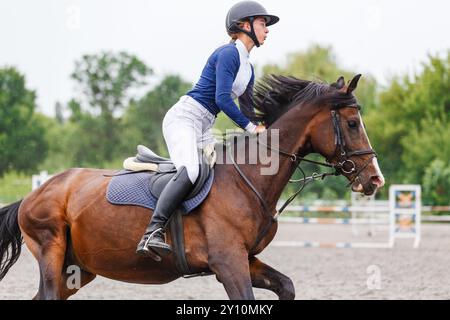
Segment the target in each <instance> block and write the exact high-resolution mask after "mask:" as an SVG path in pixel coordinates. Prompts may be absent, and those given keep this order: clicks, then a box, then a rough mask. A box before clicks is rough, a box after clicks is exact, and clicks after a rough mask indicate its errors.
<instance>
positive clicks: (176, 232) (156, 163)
mask: <svg viewBox="0 0 450 320" xmlns="http://www.w3.org/2000/svg"><path fill="white" fill-rule="evenodd" d="M214 147H215V145H214V144H211V145H208V146H206V147H205V148H204V149H203V150H201V149H199V159H202V161H200V165H199V166H200V172H199V176H198V178H197V181H196V182H195V184H194V187H193V189H192V191H191V193H190V194H189V195H188V196H187V197H186V200H185V202H184V204H187V205H186V206H185V210H187V211H186V212H184V211H183V210H181V209H178V210H176V211H175V212H174V213H173V214H172V217H171V219H170V221H169V223H168V227H169V230H170V235H171V240H172V251H173V256H174V263H175V267H176V269H177V271H178V273H179V274H180V276H183V277H185V278H189V277H196V276H203V275H210V274H212V273H211V272H209V271H208V272H203V273H193V272H192V271H191V270H190V268H189V265H188V263H187V260H186V255H185V247H184V226H183V215H184V214H187V213H189V212H190V210H192V208H195V207H196V206H198V205H199V204H201V202H202V201H203V200H204V199H205V198H206V196H207V195H208V193H209V191H210V189H211V185H212V182H213V178H214V165H215V163H216V158H217V155H216V151H215V149H214ZM137 151H138V153H137V155H136V156H135V157H131V158H128V159H126V160H125V161H124V163H123V167H124V169H125V171H122V172H119V173H118V174H116V175H115V176H113V180H112V181H111V183H110V185H109V187H108V192H107V198H108V200H109V201H110V202H111V203H113V204H125V205H126V204H128V205H131V204H133V205H136V204H138V205H141V206H142V204H143V202H142V199H139V198H144V199H147V198H148V197H150V198H152V199H153V200H152V201H150V202H151V203H146V202H145V201H144V202H145V203H146V205H144V207H146V208H149V209H154V208H155V206H156V202H155V201H157V199H158V198H159V196H160V195H161V192H162V191H163V189H164V188H165V186H166V185H167V183H168V182H169V181H170V180H171V179H172V177H173V176H174V175H175V174H176V173H177V169H176V167H175V165H174V164H173V162H172V161H171V160H170V159H167V158H164V157H161V156H159V155H157V154H156V153H155V152H153V151H152V150H150V149H149V148H147V147H145V146H143V145H139V146H138V147H137ZM147 173H148V174H147ZM130 175H131V176H130ZM127 176H128V177H127ZM115 179H118V180H115ZM133 179H134V180H133ZM114 181H117V183H115V182H114ZM130 181H134V182H130ZM136 181H137V182H138V183H135V182H136ZM205 182H206V183H205ZM147 186H148V187H147ZM145 189H146V190H147V191H149V192H150V193H151V195H150V194H148V192H145ZM110 191H111V192H110ZM137 191H138V192H137ZM130 193H131V196H130ZM136 193H138V194H139V196H138V197H137V198H138V200H136V197H135V196H133V194H136ZM117 196H118V199H114V201H112V199H111V198H114V197H117ZM155 198H156V199H155ZM190 199H192V200H190ZM153 258H154V259H155V260H157V261H161V257H159V256H157V255H155V257H153Z"/></svg>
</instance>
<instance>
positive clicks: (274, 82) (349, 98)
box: [252, 75, 356, 126]
mask: <svg viewBox="0 0 450 320" xmlns="http://www.w3.org/2000/svg"><path fill="white" fill-rule="evenodd" d="M253 99H254V106H255V109H256V114H255V116H254V117H253V118H252V120H254V121H257V122H262V123H263V124H265V125H266V126H270V125H271V124H272V123H274V122H275V121H276V120H277V119H278V118H279V117H281V116H282V115H283V114H284V113H286V112H287V111H288V110H289V109H290V108H291V107H293V106H296V105H299V104H304V103H315V104H319V103H322V104H340V105H341V104H348V105H351V104H355V103H356V99H355V97H354V96H353V95H352V94H351V93H350V94H346V93H344V92H342V91H339V90H338V89H337V87H336V84H331V85H328V84H325V83H318V82H313V81H308V80H301V79H297V78H295V77H285V76H281V75H269V76H266V77H264V79H263V80H262V82H260V83H259V84H258V85H257V86H256V88H255V92H254V97H253Z"/></svg>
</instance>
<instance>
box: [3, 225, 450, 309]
mask: <svg viewBox="0 0 450 320" xmlns="http://www.w3.org/2000/svg"><path fill="white" fill-rule="evenodd" d="M358 231H359V235H358V236H353V235H352V231H351V226H339V225H332V226H327V225H299V224H288V223H281V224H280V229H279V232H278V234H277V237H276V238H275V241H305V240H308V241H322V242H334V241H355V242H361V241H363V242H365V241H367V239H368V237H367V236H365V234H366V231H367V228H365V227H359V228H358ZM372 239H373V240H375V241H387V230H386V227H379V228H377V229H376V234H375V236H374V237H372ZM369 241H370V239H369ZM259 257H260V258H261V260H263V261H264V262H266V263H268V264H269V265H271V266H272V267H274V268H275V269H277V270H279V271H281V272H283V273H284V274H286V275H287V276H289V277H290V278H291V279H292V280H293V282H294V285H295V288H296V299H352V300H353V299H450V271H449V270H450V225H444V224H434V225H423V226H422V242H421V245H420V248H419V249H413V248H412V240H409V239H404V240H401V241H398V242H397V243H396V246H395V248H394V249H335V248H332V249H329V248H297V247H278V246H275V245H273V246H272V245H271V246H269V247H268V248H267V249H266V250H265V251H264V252H263V253H262V254H261V255H260V256H259ZM370 266H377V267H378V268H379V271H380V275H381V278H380V279H381V282H380V285H381V288H380V289H375V288H373V284H374V282H373V281H370V279H372V278H373V277H374V274H373V273H368V267H370ZM368 280H369V281H368ZM38 282H39V278H38V267H37V263H36V261H35V260H34V258H33V257H32V256H31V254H30V253H29V252H28V250H26V249H25V250H24V251H23V253H22V255H21V257H20V259H19V261H18V262H17V263H16V264H15V265H14V266H13V268H12V269H11V270H10V271H9V273H8V275H7V276H6V277H5V279H4V280H3V281H2V282H0V299H30V298H32V297H33V296H34V294H35V293H36V292H37V288H38ZM368 283H369V286H368ZM370 284H371V285H370ZM255 295H256V298H257V299H276V298H277V297H276V295H275V294H274V293H272V292H269V291H266V290H261V289H255ZM71 299H199V300H200V299H227V296H226V294H225V290H224V289H223V287H222V285H221V284H220V283H218V282H217V281H216V279H215V277H204V278H194V279H179V280H177V281H175V282H172V283H169V284H166V285H162V286H145V285H133V284H127V283H121V282H117V281H113V280H109V279H105V278H101V277H97V278H96V279H95V280H94V281H93V282H92V283H90V284H89V285H87V286H86V287H84V288H82V289H81V290H80V291H79V292H78V293H77V294H76V295H75V296H73V297H72V298H71Z"/></svg>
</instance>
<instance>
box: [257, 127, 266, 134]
mask: <svg viewBox="0 0 450 320" xmlns="http://www.w3.org/2000/svg"><path fill="white" fill-rule="evenodd" d="M264 132H266V126H256V130H255V134H261V133H264Z"/></svg>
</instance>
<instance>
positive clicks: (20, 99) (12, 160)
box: [0, 67, 47, 177]
mask: <svg viewBox="0 0 450 320" xmlns="http://www.w3.org/2000/svg"><path fill="white" fill-rule="evenodd" d="M35 99H36V95H35V93H34V92H33V91H31V90H28V89H27V88H26V86H25V77H24V76H23V75H21V74H20V73H19V72H18V71H17V70H16V69H15V68H12V67H6V68H1V69H0V150H1V156H0V177H1V176H3V175H4V174H5V173H6V172H8V171H11V170H17V171H19V172H25V173H30V172H32V171H33V170H35V169H36V168H37V166H38V165H39V163H40V162H41V161H43V160H44V159H45V157H46V153H47V143H46V141H45V137H44V133H45V130H44V127H43V124H42V123H41V122H40V121H39V117H38V116H36V112H35V111H36V102H35Z"/></svg>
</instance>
